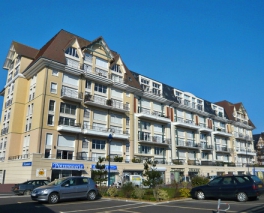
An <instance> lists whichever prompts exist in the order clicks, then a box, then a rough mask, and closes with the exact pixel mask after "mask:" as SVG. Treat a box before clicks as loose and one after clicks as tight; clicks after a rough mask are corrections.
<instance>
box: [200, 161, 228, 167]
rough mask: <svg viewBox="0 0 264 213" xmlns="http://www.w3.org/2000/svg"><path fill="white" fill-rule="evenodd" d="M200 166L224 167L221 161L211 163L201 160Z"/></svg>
mask: <svg viewBox="0 0 264 213" xmlns="http://www.w3.org/2000/svg"><path fill="white" fill-rule="evenodd" d="M201 165H202V166H224V162H222V161H216V162H212V161H204V160H201Z"/></svg>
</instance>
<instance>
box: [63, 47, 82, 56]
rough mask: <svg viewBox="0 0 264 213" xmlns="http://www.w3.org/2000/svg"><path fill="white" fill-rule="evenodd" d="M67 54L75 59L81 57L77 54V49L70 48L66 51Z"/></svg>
mask: <svg viewBox="0 0 264 213" xmlns="http://www.w3.org/2000/svg"><path fill="white" fill-rule="evenodd" d="M65 53H66V54H67V55H71V56H73V57H75V58H79V55H78V53H77V49H76V48H74V47H69V48H68V49H67V50H66V51H65Z"/></svg>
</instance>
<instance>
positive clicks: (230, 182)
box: [222, 177, 234, 185]
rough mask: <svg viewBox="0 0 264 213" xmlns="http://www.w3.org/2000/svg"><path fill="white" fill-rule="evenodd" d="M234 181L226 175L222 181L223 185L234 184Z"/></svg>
mask: <svg viewBox="0 0 264 213" xmlns="http://www.w3.org/2000/svg"><path fill="white" fill-rule="evenodd" d="M233 184H234V181H233V178H232V177H224V178H223V181H222V185H233Z"/></svg>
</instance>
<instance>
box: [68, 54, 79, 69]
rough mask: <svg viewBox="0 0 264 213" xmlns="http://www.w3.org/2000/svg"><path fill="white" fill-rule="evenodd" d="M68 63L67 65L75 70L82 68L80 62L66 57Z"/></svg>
mask: <svg viewBox="0 0 264 213" xmlns="http://www.w3.org/2000/svg"><path fill="white" fill-rule="evenodd" d="M66 62H67V65H68V66H69V67H73V68H76V69H79V68H80V62H79V61H77V60H74V59H71V58H67V57H66Z"/></svg>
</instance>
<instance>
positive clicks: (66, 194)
mask: <svg viewBox="0 0 264 213" xmlns="http://www.w3.org/2000/svg"><path fill="white" fill-rule="evenodd" d="M60 197H61V199H68V198H76V197H77V195H76V184H75V179H74V178H69V179H67V180H66V181H65V182H63V183H62V184H61V189H60Z"/></svg>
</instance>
